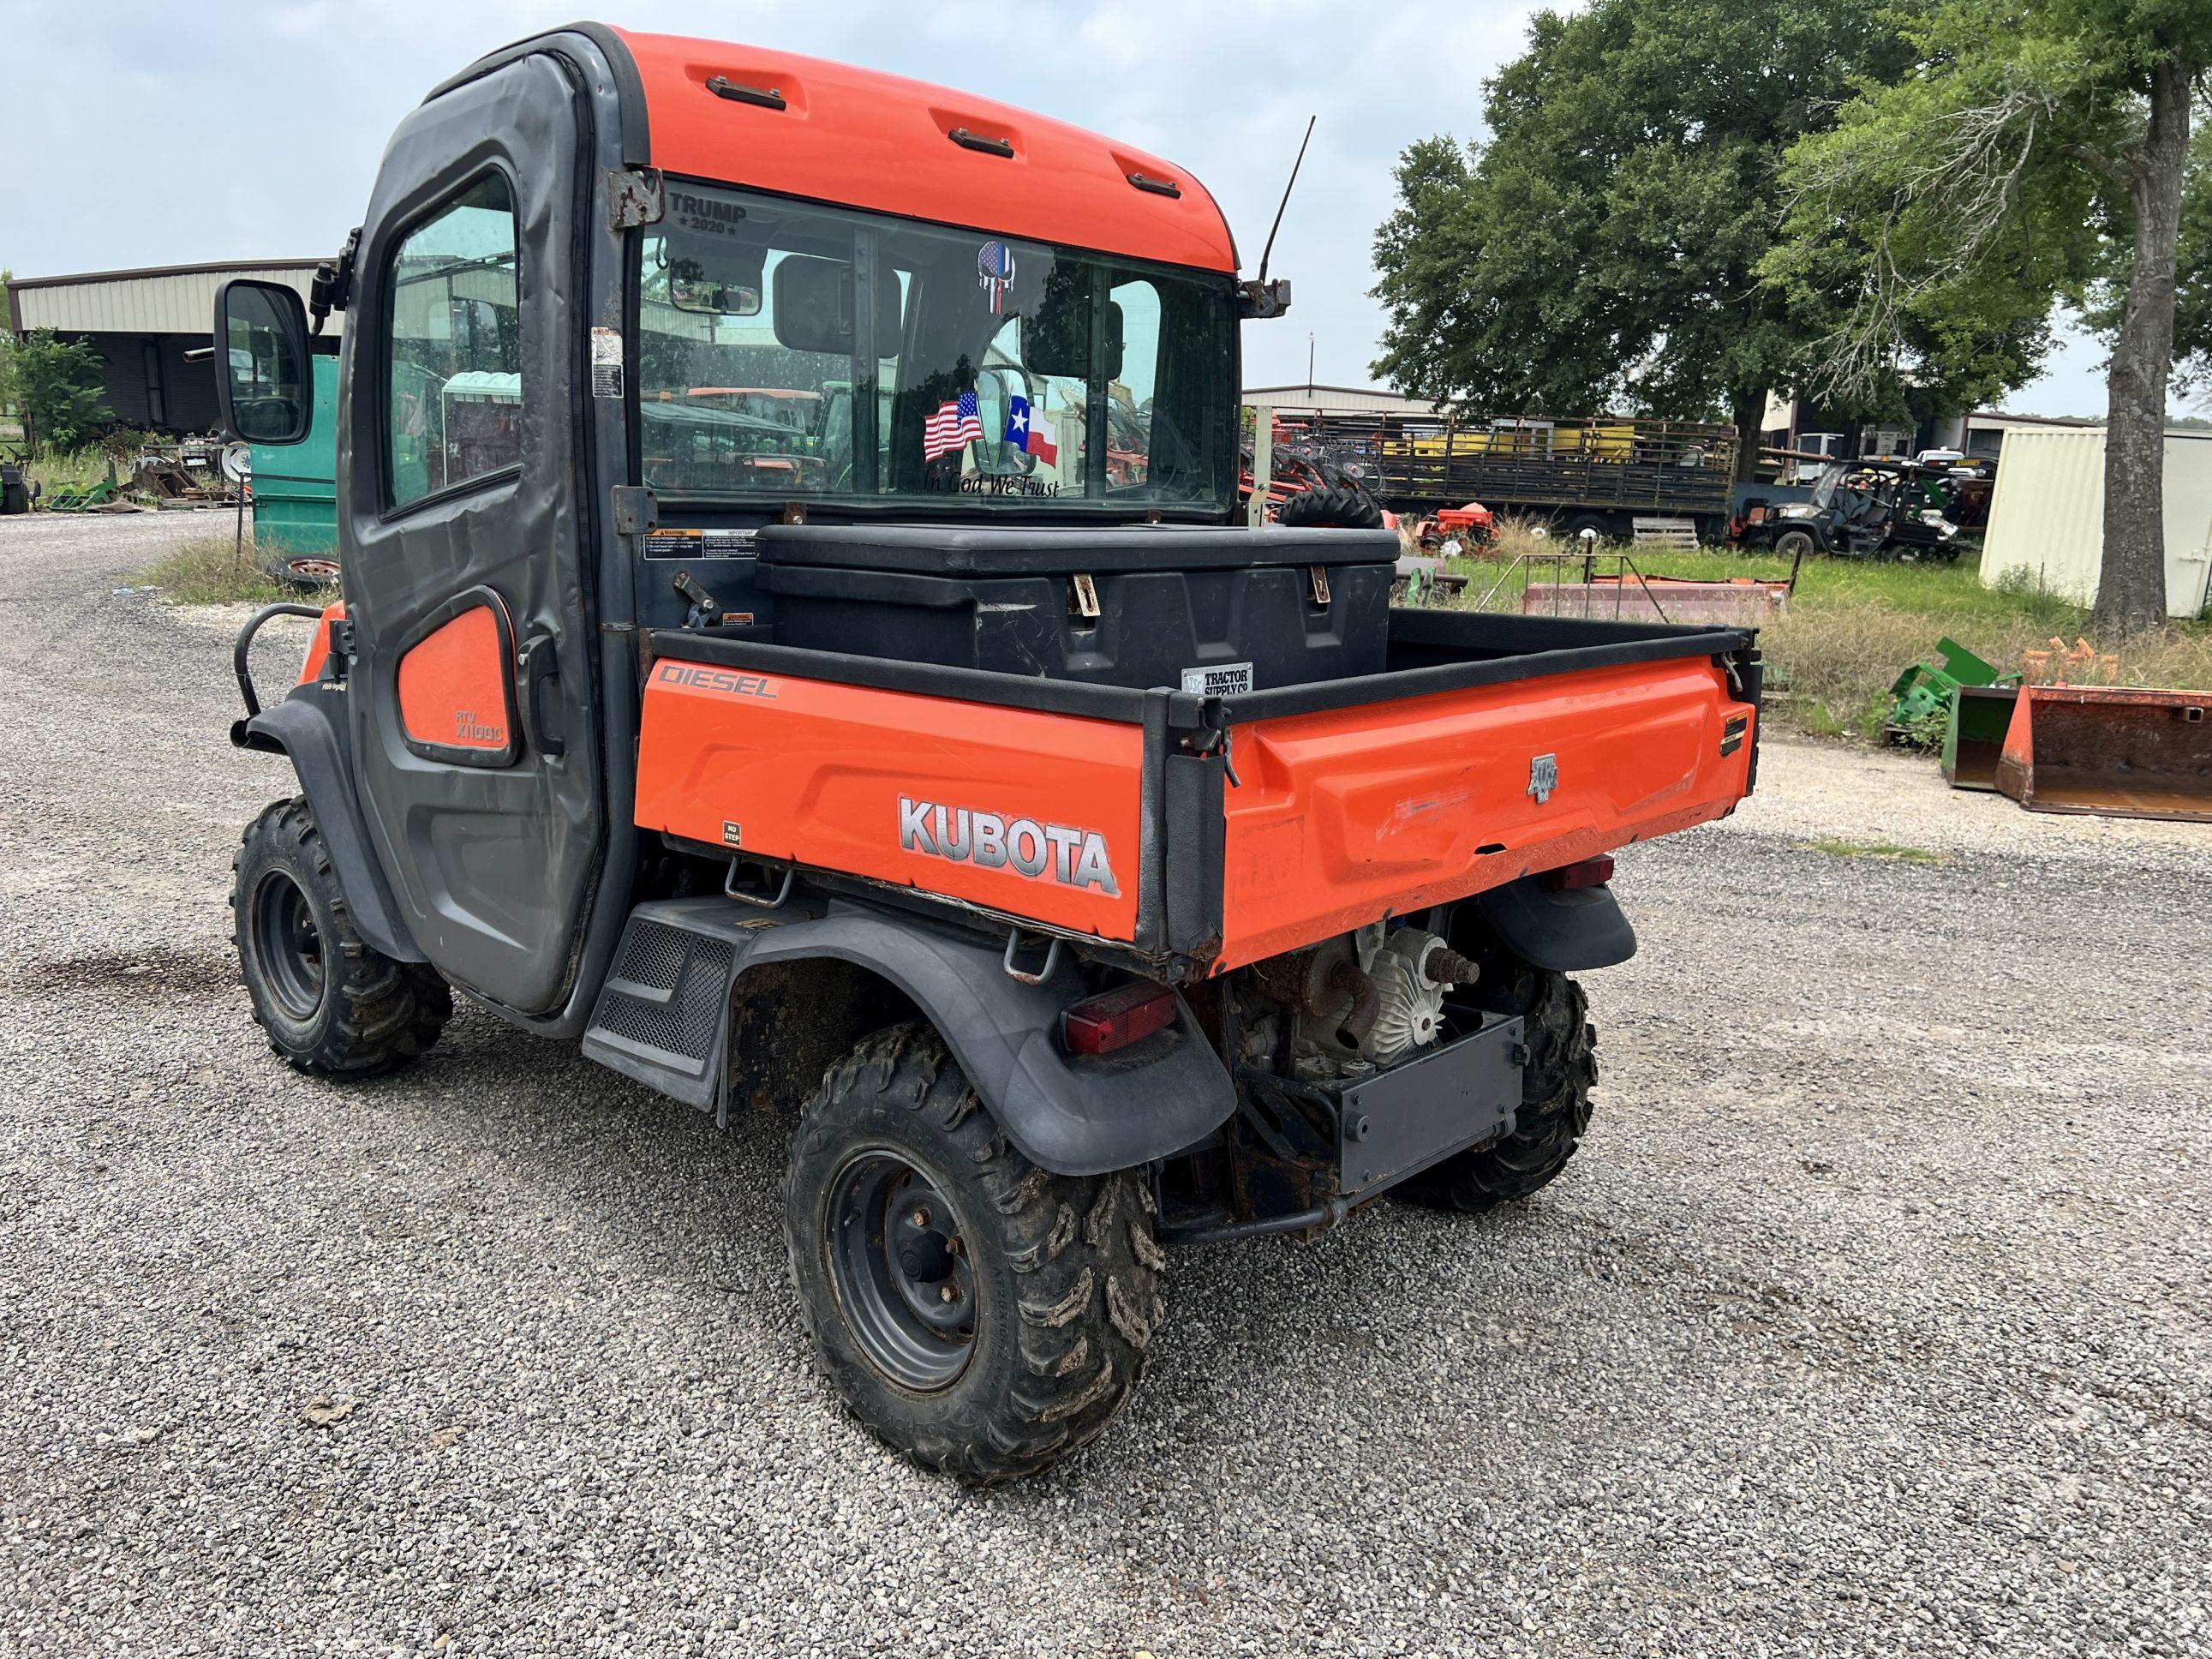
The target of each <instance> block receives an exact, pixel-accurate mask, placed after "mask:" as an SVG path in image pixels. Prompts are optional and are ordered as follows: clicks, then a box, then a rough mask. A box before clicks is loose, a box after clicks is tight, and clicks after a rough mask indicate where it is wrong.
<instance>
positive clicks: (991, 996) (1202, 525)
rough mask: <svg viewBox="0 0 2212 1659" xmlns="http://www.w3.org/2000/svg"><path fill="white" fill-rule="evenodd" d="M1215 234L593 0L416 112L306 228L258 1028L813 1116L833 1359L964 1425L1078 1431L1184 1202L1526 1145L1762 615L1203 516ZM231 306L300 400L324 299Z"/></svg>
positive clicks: (1748, 721) (255, 705)
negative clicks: (1556, 603) (318, 607)
mask: <svg viewBox="0 0 2212 1659" xmlns="http://www.w3.org/2000/svg"><path fill="white" fill-rule="evenodd" d="M1237 267H1238V259H1237V251H1236V247H1235V246H1234V243H1233V242H1232V240H1231V235H1230V230H1229V227H1228V225H1227V223H1226V222H1225V220H1224V218H1223V216H1222V213H1221V210H1220V209H1219V208H1218V206H1217V205H1216V204H1215V203H1214V201H1213V199H1212V197H1211V196H1209V195H1208V194H1207V192H1206V188H1205V186H1204V185H1201V184H1200V182H1199V180H1198V179H1195V178H1194V177H1193V176H1192V175H1191V174H1190V173H1188V172H1187V171H1185V170H1184V169H1182V168H1180V167H1176V166H1174V165H1173V164H1172V163H1170V162H1168V161H1163V160H1161V159H1159V158H1158V157H1156V156H1152V155H1146V154H1143V153H1142V152H1140V151H1138V150H1136V149H1132V148H1130V147H1129V146H1127V145H1124V144H1120V143H1115V142H1113V141H1111V140H1109V139H1105V138H1101V137H1095V136H1093V135H1091V134H1090V133H1087V132H1083V131H1077V130H1076V129H1074V128H1072V127H1068V126H1066V125H1061V124H1060V123H1059V122H1056V121H1054V120H1050V119H1048V118H1045V117H1043V116H1040V115H1035V114H1031V113H1028V112H1024V111H1020V110H1016V109H1011V108H1007V107H1005V106H1000V105H998V104H995V103H993V102H991V101H989V100H985V99H981V98H975V97H970V96H969V95H967V94H962V93H957V92H953V91H948V90H945V89H942V88H933V87H927V86H922V85H918V84H916V83H914V82H907V81H902V80H899V79H896V78H894V77H891V76H884V75H878V74H873V73H869V72H866V71H862V70H854V69H848V68H844V67H841V66H839V65H836V64H829V63H823V62H817V61H814V60H811V59H808V58H799V57H794V56H792V55H790V54H788V53H786V52H774V51H768V50H763V49H757V48H751V47H745V46H727V45H720V44H716V43H714V42H709V41H702V40H677V39H670V38H664V37H659V36H652V35H641V34H632V33H623V32H619V31H616V30H612V29H608V28H604V27H598V26H592V25H578V26H575V27H568V28H564V29H561V30H558V31H556V32H554V33H547V34H543V35H539V36H537V37H534V38H532V39H530V40H524V41H521V42H520V43H518V44H517V45H515V46H510V47H508V48H507V49H505V50H504V51H501V52H495V53H493V54H492V55H491V56H489V57H488V58H483V59H482V60H481V61H479V62H477V63H476V64H472V65H471V66H470V67H469V68H468V69H466V70H463V71H462V72H461V73H460V74H459V75H457V76H454V77H453V78H452V79H451V80H449V81H447V82H445V83H444V84H443V85H441V86H440V87H439V88H436V89H435V90H434V91H433V92H432V94H430V96H429V97H428V99H427V100H425V101H424V102H423V103H422V105H421V106H419V107H418V108H416V110H414V111H413V112H411V113H410V114H409V115H408V116H407V118H405V120H404V121H403V122H402V123H401V124H400V126H399V128H398V131H397V133H396V134H395V135H394V137H392V142H391V144H390V147H389V148H388V149H386V152H385V155H384V160H383V163H382V167H381V169H380V173H379V174H378V177H377V180H376V184H375V187H374V194H373V196H372V197H371V200H370V202H369V204H368V211H367V214H366V216H365V217H364V220H363V222H362V226H361V228H360V229H359V230H358V231H357V232H356V233H355V234H354V235H353V236H352V237H351V238H350V239H349V241H348V243H347V245H346V247H345V251H344V252H343V254H342V255H341V256H340V257H339V258H337V259H335V260H333V261H332V262H331V264H329V265H327V266H326V267H325V269H324V270H323V271H322V273H321V274H320V275H319V277H318V280H317V283H316V285H315V290H314V296H313V301H312V305H313V311H314V313H315V323H314V325H315V327H316V328H318V329H319V326H320V321H321V316H322V313H325V312H326V311H327V310H329V309H331V308H337V307H342V308H343V309H344V310H345V311H346V312H347V313H348V315H349V325H348V326H347V328H346V330H345V331H344V342H343V360H342V375H341V381H342V383H341V392H340V396H339V399H338V405H339V407H338V413H337V423H338V434H337V436H338V448H337V454H338V483H337V491H338V522H339V535H340V542H341V554H342V563H343V573H344V574H343V601H342V602H341V603H339V604H337V605H332V606H331V607H330V608H329V609H328V610H327V611H324V612H322V613H320V614H319V615H318V616H317V617H316V619H315V623H314V630H313V642H312V646H311V648H310V650H309V652H308V655H307V663H306V666H305V670H304V671H303V672H302V673H301V676H300V678H299V679H298V682H297V684H295V685H293V686H292V687H291V688H290V689H289V692H288V693H287V695H285V696H283V698H282V699H281V700H277V701H274V702H271V703H270V704H268V705H266V706H264V704H263V702H262V701H261V699H260V698H259V696H258V694H257V690H256V688H255V685H254V682H253V678H252V674H251V673H250V672H249V671H248V651H249V648H250V646H251V643H252V636H253V630H254V629H258V627H259V626H260V625H261V624H262V623H264V622H265V621H266V620H267V617H268V615H269V614H271V613H264V615H263V616H262V617H257V618H256V619H255V621H254V623H252V624H251V625H250V626H249V628H248V629H247V630H246V633H245V634H244V635H242V636H241V639H240V644H239V650H238V663H239V669H240V684H241V689H242V691H243V694H244V696H245V699H246V716H245V718H243V719H242V720H240V721H239V722H238V723H237V725H236V726H235V727H234V731H233V738H234V741H235V742H237V743H239V744H242V745H244V746H246V747H247V748H250V749H254V750H265V751H269V752H270V753H272V754H279V755H282V756H283V757H287V758H288V759H289V763H290V766H291V768H292V770H293V772H294V774H295V775H296V780H297V781H296V786H295V787H294V788H293V789H291V790H289V791H288V793H287V798H286V799H283V800H282V801H280V802H278V803H277V804H276V805H272V806H271V807H270V808H269V809H268V811H266V812H264V814H263V815H262V816H261V817H259V818H258V820H257V821H256V822H255V823H253V824H252V825H251V826H250V827H249V828H248V829H246V834H245V838H244V843H243V845H242V847H241V848H240V851H239V854H238V858H237V866H236V878H235V885H234V898H233V902H234V906H235V912H236V936H237V947H238V951H239V956H240V963H241V964H242V967H243V971H244V975H245V978H246V984H247V986H248V987H249V988H250V990H251V993H252V1006H253V1012H254V1017H255V1018H256V1019H257V1020H258V1022H259V1023H260V1024H261V1025H262V1026H263V1027H264V1030H266V1032H267V1034H268V1037H269V1040H270V1042H271V1043H272V1044H273V1045H274V1047H275V1048H276V1052H277V1053H278V1054H281V1055H282V1056H283V1058H284V1059H285V1060H288V1061H289V1062H290V1063H291V1064H292V1065H294V1066H297V1067H299V1068H301V1070H303V1071H307V1072H310V1073H316V1074H318V1075H322V1076H326V1077H330V1078H332V1079H351V1078H356V1077H360V1076H363V1075H365V1074H368V1073H374V1072H377V1071H380V1070H382V1069H385V1068H386V1067H389V1066H393V1065H396V1064H398V1063H400V1062H402V1061H405V1060H411V1059H413V1058H414V1057H416V1056H417V1055H419V1054H422V1052H423V1051H424V1050H426V1049H428V1048H430V1047H431V1045H432V1044H433V1043H434V1042H435V1041H436V1039H437V1037H438V1036H439V1033H440V1030H441V1027H442V1026H443V1025H444V1024H446V1022H447V1018H449V1016H450V1014H451V1012H452V1009H453V1000H454V998H455V997H456V996H459V997H460V998H464V999H465V1000H467V1002H468V1003H470V1004H471V1006H473V1007H474V1008H476V1009H477V1010H478V1011H480V1012H482V1013H483V1014H485V1015H489V1017H492V1018H499V1019H502V1020H506V1021H508V1022H511V1023H512V1024H515V1025H517V1026H519V1027H520V1028H522V1029H524V1030H529V1031H532V1032H535V1033H538V1034H539V1035H541V1036H545V1037H547V1038H551V1039H557V1040H562V1041H567V1042H580V1044H581V1045H582V1048H583V1050H584V1052H585V1053H586V1054H589V1055H590V1056H591V1057H592V1059H594V1060H599V1061H601V1062H603V1063H605V1065H607V1066H611V1067H612V1068H613V1069H615V1070H616V1071H617V1072H620V1073H623V1074H624V1075H625V1076H627V1077H629V1078H631V1079H636V1080H638V1081H639V1082H641V1083H642V1084H644V1085H647V1086H649V1087H651V1088H653V1089H655V1090H658V1091H660V1092H662V1093H664V1094H666V1095H669V1096H671V1097H674V1098H676V1099H678V1100H679V1101H683V1102H685V1103H689V1104H690V1105H692V1106H694V1107H696V1108H698V1109H701V1110H702V1111H706V1112H709V1113H712V1114H714V1115H715V1116H716V1117H717V1119H719V1120H723V1121H739V1120H742V1121H744V1122H746V1123H748V1124H750V1123H754V1122H757V1121H761V1120H763V1116H764V1115H775V1114H781V1115H787V1118H788V1122H789V1124H790V1128H791V1138H790V1156H789V1170H788V1175H787V1179H786V1181H785V1183H784V1186H783V1190H782V1198H781V1225H782V1227H783V1229H784V1232H785V1236H786V1239H787V1244H788V1248H789V1252H790V1261H791V1271H792V1277H793V1284H794V1286H795V1289H796V1292H797V1295H798V1298H799V1305H800V1307H801V1308H802V1309H803V1310H804V1312H805V1318H806V1321H807V1322H808V1324H809V1326H810V1328H811V1330H812V1332H813V1334H814V1337H815V1340H816V1342H817V1346H818V1350H819V1353H820V1358H821V1364H822V1368H823V1372H824V1373H825V1375H826V1376H828V1377H829V1380H830V1382H831V1383H834V1385H835V1386H836V1389H837V1390H838V1391H839V1393H840V1394H841V1395H842V1396H843V1398H844V1399H845V1401H847V1402H848V1404H849V1405H850V1407H852V1409H853V1410H854V1412H855V1413H857V1414H858V1415H859V1417H860V1419H862V1420H863V1421H865V1422H866V1424H867V1425H869V1426H870V1427H872V1429H873V1430H874V1431H876V1432H877V1433H878V1434H879V1435H881V1436H882V1437H884V1439H885V1440H887V1441H888V1442H890V1443H891V1444H892V1445H894V1446H896V1447H897V1448H899V1449H902V1450H903V1451H905V1452H907V1453H908V1454H910V1455H913V1456H915V1458H918V1459H920V1460H921V1461H922V1462H925V1463H927V1464H928V1465H930V1466H932V1467H933V1468H939V1469H943V1470H945V1471H948V1472H950V1473H951V1474H955V1475H957V1476H959V1477H961V1478H963V1479H966V1480H978V1481H988V1480H1000V1479H1005V1478H1007V1477H1010V1476H1014V1475H1018V1474H1024V1473H1026V1472H1029V1471H1031V1470H1034V1469H1036V1468H1040V1467H1042V1465H1044V1464H1046V1463H1047V1462H1050V1461H1051V1460H1052V1459H1054V1457H1056V1456H1059V1455H1061V1454H1063V1453H1065V1452H1066V1451H1067V1450H1069V1449H1072V1448H1074V1447H1077V1446H1080V1445H1082V1444H1083V1443H1085V1442H1087V1441H1089V1440H1090V1439H1091V1438H1092V1437H1095V1436H1097V1434H1099V1433H1100V1432H1101V1431H1103V1430H1104V1429H1105V1427H1106V1426H1107V1425H1108V1423H1109V1420H1110V1419H1112V1418H1113V1416H1114V1415H1115V1413H1116V1411H1118V1410H1119V1409H1120V1407H1121V1405H1122V1403H1123V1401H1125V1400H1127V1397H1128V1395H1129V1391H1130V1390H1131V1389H1133V1387H1134V1386H1135V1385H1136V1383H1137V1381H1138V1379H1139V1375H1140V1374H1141V1372H1142V1371H1143V1370H1144V1368H1145V1365H1146V1360H1147V1358H1148V1357H1149V1355H1150V1354H1151V1353H1152V1352H1153V1351H1154V1342H1155V1336H1156V1334H1157V1333H1158V1329H1159V1327H1160V1322H1161V1319H1162V1317H1163V1315H1164V1301H1163V1295H1162V1291H1163V1286H1164V1272H1165V1267H1166V1262H1167V1259H1168V1257H1167V1250H1168V1248H1169V1247H1170V1246H1176V1245H1181V1244H1187V1243H1196V1242H1199V1241H1203V1240H1206V1239H1218V1238H1225V1237H1238V1236H1243V1235H1249V1234H1254V1233H1261V1232H1270V1231H1281V1232H1291V1233H1310V1232H1312V1231H1316V1230H1319V1229H1322V1228H1326V1227H1329V1226H1332V1225H1335V1224H1336V1223H1338V1222H1340V1221H1341V1220H1343V1219H1344V1218H1346V1216H1348V1215H1349V1214H1351V1213H1352V1212H1353V1211H1355V1210H1357V1209H1358V1208H1360V1207H1361V1206H1364V1205H1366V1204H1368V1203H1370V1202H1371V1201H1373V1200H1376V1199H1378V1198H1381V1197H1383V1196H1384V1195H1386V1194H1395V1195H1401V1196H1404V1197H1407V1198H1410V1199H1413V1200H1418V1201H1419V1202H1423V1203H1426V1204H1432V1205H1437V1206H1443V1207H1446V1208H1449V1209H1457V1210H1463V1211H1480V1210H1483V1209H1486V1208H1487V1207H1489V1206H1492V1205H1494V1204H1497V1203H1498V1202H1500V1201H1503V1200H1512V1199H1517V1198H1521V1197H1524V1196H1526V1195H1527V1194H1529V1193H1532V1192H1534V1190H1535V1189H1536V1188H1539V1187H1541V1186H1542V1185H1543V1184H1544V1183H1545V1182H1547V1181H1549V1180H1551V1179H1552V1178H1553V1176H1556V1175H1557V1174H1558V1173H1559V1170H1560V1169H1561V1168H1562V1166H1563V1165H1564V1164H1565V1163H1566V1161H1567V1159H1568V1158H1569V1155H1570V1154H1571V1152H1573V1151H1574V1150H1575V1146H1576V1144H1577V1140H1578V1139H1580V1137H1581V1136H1582V1134H1583V1130H1584V1128H1585V1127H1586V1125H1587V1124H1588V1121H1589V1111H1590V1094H1589V1091H1590V1084H1591V1080H1592V1079H1593V1078H1594V1076H1595V1061H1594V1060H1593V1056H1592V1045H1593V1043H1594V1042H1595V1031H1594V1028H1593V1027H1592V1026H1591V1025H1590V1024H1589V1021H1588V1019H1587V1018H1586V1005H1585V1001H1584V998H1583V993H1582V991H1581V990H1580V989H1579V988H1577V986H1576V985H1575V983H1574V982H1573V981H1571V979H1570V978H1569V977H1568V975H1570V974H1571V973H1572V972H1574V971H1576V970H1579V969H1589V968H1595V967H1600V966H1603V965H1605V964H1607V963H1617V962H1620V961H1621V960H1622V959H1624V958H1625V957H1627V956H1628V955H1629V954H1630V952H1631V951H1632V950H1633V948H1634V945H1635V936H1634V933H1633V932H1632V929H1631V927H1630V925H1629V922H1628V921H1627V919H1626V916H1625V915H1623V913H1622V910H1621V908H1620V904H1619V903H1618V902H1616V901H1615V899H1614V896H1613V891H1612V889H1611V887H1610V885H1609V884H1608V879H1607V878H1608V877H1609V875H1610V873H1611V871H1612V859H1611V854H1612V853H1613V850H1614V849H1615V848H1621V847H1624V846H1626V845H1627V844H1629V843H1631V842H1638V841H1642V840H1644V839H1646V838H1648V837H1650V836H1655V835H1660V834H1663V833H1665V832H1667V831H1668V830H1672V829H1681V828H1684V827H1686V826H1688V825H1691V824H1695V823H1704V822H1705V821H1707V820H1710V819H1712V818H1716V817H1720V816H1722V815H1723V814H1724V813H1727V812H1729V811H1731V810H1732V809H1733V808H1734V807H1735V804H1736V802H1737V801H1738V800H1739V799H1741V797H1742V796H1743V795H1744V794H1745V793H1747V791H1748V790H1749V789H1750V787H1751V785H1752V774H1753V762H1754V758H1755V755H1756V748H1757V735H1758V734H1757V724H1756V722H1757V706H1758V698H1759V657H1758V653H1757V652H1756V650H1755V649H1754V647H1753V639H1752V636H1751V635H1749V634H1747V633H1746V632H1744V631H1743V630H1741V629H1691V628H1679V627H1665V626H1650V625H1642V624H1632V623H1607V622H1590V621H1569V620H1557V619H1552V618H1544V617H1504V616H1486V615H1476V614H1469V613H1461V612H1444V611H1436V612H1420V611H1402V612H1394V611H1391V610H1390V609H1389V606H1388V602H1387V601H1388V594H1389V586H1390V581H1391V577H1392V569H1393V563H1394V561H1395V554H1396V551H1397V544H1396V540H1395V537H1393V536H1392V535H1390V534H1389V532H1381V531H1362V530H1357V529H1300V528H1295V527H1268V528H1248V527H1245V526H1243V525H1242V524H1240V523H1239V522H1237V516H1238V515H1237V490H1238V473H1239V466H1238V447H1239V416H1238V409H1237V386H1238V326H1239V323H1240V320H1241V319H1244V318H1249V317H1265V316H1271V315H1274V314H1278V313H1280V311H1281V310H1282V309H1283V307H1284V306H1285V303H1286V301H1287V291H1286V286H1285V285H1284V284H1280V283H1259V282H1240V280H1239V277H1238V274H1237ZM216 309H217V315H216V332H217V337H218V338H219V340H220V341H221V342H222V345H223V347H224V350H223V351H222V354H221V361H222V363H223V365H224V366H225V369H226V378H225V379H224V380H223V382H222V396H223V398H224V400H225V414H226V418H227V420H228V423H229V424H230V426H231V427H232V428H233V430H234V431H235V432H237V433H238V434H240V435H242V436H245V437H248V438H251V439H252V440H254V441H257V442H259V443H263V444H283V443H289V442H296V441H299V440H300V439H301V438H302V437H303V436H305V435H306V430H307V425H308V422H309V421H310V419H311V418H312V416H311V405H310V401H309V398H308V388H309V386H310V384H311V381H310V376H309V374H308V353H309V349H310V347H309V331H310V323H309V319H308V316H307V307H302V305H301V301H300V300H299V299H298V297H297V296H296V295H294V294H293V293H292V291H291V290H289V289H284V288H282V287H274V286H270V285H266V284H262V283H253V282H249V281H244V280H241V281H237V282H234V283H230V284H229V285H228V288H227V289H225V290H224V291H223V293H222V295H221V296H220V297H219V298H218V300H217V302H216ZM715 388H724V389H730V388H735V389H738V390H737V391H735V392H729V391H715V390H714V389H715ZM702 389H705V390H703V391H702ZM285 609H287V607H278V608H277V610H278V611H280V612H281V611H283V610H285ZM289 609H295V610H296V609H298V607H290V608H289ZM310 614H313V613H310Z"/></svg>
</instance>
